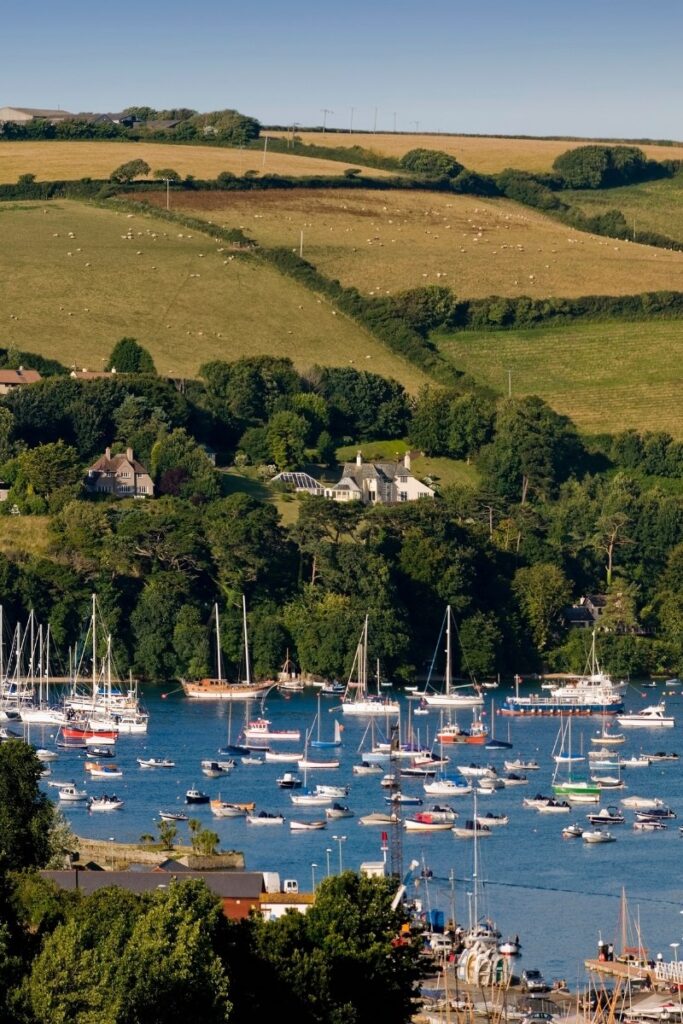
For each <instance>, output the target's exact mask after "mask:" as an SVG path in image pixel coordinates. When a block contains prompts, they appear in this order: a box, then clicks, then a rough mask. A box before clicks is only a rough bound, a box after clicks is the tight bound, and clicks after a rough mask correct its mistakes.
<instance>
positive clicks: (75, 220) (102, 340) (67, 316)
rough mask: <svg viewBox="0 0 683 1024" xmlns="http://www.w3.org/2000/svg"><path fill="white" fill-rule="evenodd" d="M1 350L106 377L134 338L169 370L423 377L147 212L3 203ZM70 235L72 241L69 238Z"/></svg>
mask: <svg viewBox="0 0 683 1024" xmlns="http://www.w3.org/2000/svg"><path fill="white" fill-rule="evenodd" d="M0 233H1V235H0V237H2V246H1V247H0V309H2V311H3V324H2V333H1V334H0V345H3V346H14V347H16V348H18V349H21V350H26V351H33V352H39V353H40V354H41V355H45V356H50V357H52V358H55V359H59V360H60V361H61V362H63V363H65V364H66V365H67V366H76V367H87V368H88V369H96V370H97V369H100V368H101V366H102V363H103V361H104V360H105V358H106V357H107V356H108V354H109V352H110V351H111V349H112V347H113V345H114V343H115V342H116V341H117V340H118V339H119V338H121V337H123V336H124V335H132V336H133V337H135V338H137V339H138V340H139V341H140V342H141V343H142V344H144V345H146V346H147V347H148V348H149V349H150V351H151V352H152V355H153V356H154V359H155V362H156V364H157V368H158V369H159V371H160V372H162V373H170V374H175V375H178V376H192V375H193V374H196V372H197V369H198V367H199V366H200V365H201V364H202V363H203V362H205V361H206V360H208V359H219V358H224V359H235V358H237V357H238V356H243V355H256V354H261V353H269V354H273V355H287V356H291V358H292V359H293V360H294V362H295V363H296V365H297V366H298V367H299V368H300V369H306V368H307V367H309V366H311V365H312V364H313V363H321V364H327V365H341V364H347V365H348V364H349V363H352V364H353V365H354V366H356V367H358V368H362V369H368V370H373V371H375V372H377V373H381V374H383V375H385V376H393V377H396V378H397V379H398V380H400V381H401V382H402V383H403V384H405V385H406V387H408V388H410V389H411V390H416V389H417V388H418V387H419V385H420V384H421V383H422V382H423V381H424V380H425V378H424V376H423V375H422V374H420V372H419V371H417V370H416V369H414V368H413V367H412V366H410V365H409V364H408V363H406V362H404V361H403V360H402V359H399V358H398V357H396V356H394V355H393V354H392V353H391V352H389V351H388V350H387V349H386V348H385V347H384V346H383V345H381V344H379V343H378V342H377V341H375V340H374V339H373V338H372V337H371V336H369V335H368V334H367V333H366V332H365V331H363V330H362V329H361V328H360V327H358V326H356V324H355V323H353V322H352V321H349V320H347V319H346V318H345V317H343V316H342V315H341V314H339V315H335V311H334V310H333V309H332V307H331V306H329V305H328V304H326V303H325V302H323V301H321V300H319V299H317V298H316V297H315V296H314V295H312V294H311V293H310V292H308V291H307V290H306V289H304V288H303V287H301V286H299V285H297V284H296V283H295V282H293V281H291V280H290V279H288V278H284V277H282V276H281V275H280V274H278V273H277V272H276V271H274V270H272V269H271V268H269V267H267V266H264V265H262V264H261V263H260V262H259V261H258V260H257V259H255V258H254V257H250V256H246V257H245V256H235V255H234V254H232V253H230V252H228V251H223V250H222V247H221V246H220V245H217V244H216V243H215V242H212V241H211V240H210V239H209V238H208V237H207V236H205V235H198V234H193V232H191V231H187V230H185V231H183V230H175V228H174V227H173V226H172V225H169V224H168V223H167V222H162V221H156V220H155V219H154V218H153V217H150V216H148V215H145V214H143V213H140V214H139V215H138V214H135V215H133V214H125V213H119V212H115V211H112V210H105V209H100V208H98V207H95V206H88V205H85V204H80V203H75V202H68V201H59V202H57V201H53V202H50V203H48V204H42V203H21V204H17V203H5V204H0ZM70 233H71V234H70Z"/></svg>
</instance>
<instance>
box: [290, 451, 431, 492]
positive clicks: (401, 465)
mask: <svg viewBox="0 0 683 1024" xmlns="http://www.w3.org/2000/svg"><path fill="white" fill-rule="evenodd" d="M274 480H276V481H278V480H279V481H282V483H286V484H293V485H294V488H295V490H297V491H306V492H307V493H308V494H315V495H319V496H320V497H323V498H331V499H332V501H362V502H363V504H364V505H374V504H377V505H398V504H400V503H401V502H404V501H417V500H418V499H419V498H433V497H434V491H433V490H432V488H431V487H427V485H426V484H423V483H422V481H421V480H418V479H417V477H416V476H413V474H412V473H411V471H410V455H409V454H408V453H406V455H405V457H404V459H403V461H402V462H399V461H398V460H394V461H386V462H385V461H382V462H363V456H362V454H361V453H360V452H358V455H357V456H356V461H355V462H345V463H344V466H343V467H342V473H341V478H340V479H339V481H338V482H337V483H336V484H333V485H332V486H331V487H326V486H325V485H324V484H321V483H320V481H319V480H316V479H315V477H312V476H310V475H309V474H308V473H278V475H277V476H276V477H274Z"/></svg>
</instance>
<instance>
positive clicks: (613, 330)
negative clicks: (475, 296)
mask: <svg viewBox="0 0 683 1024" xmlns="http://www.w3.org/2000/svg"><path fill="white" fill-rule="evenodd" d="M436 340H437V341H438V345H439V348H440V350H441V352H442V353H443V354H444V355H446V356H447V357H448V358H450V359H451V360H452V361H453V363H454V364H455V365H456V366H457V367H458V368H460V369H463V370H466V371H467V372H468V373H470V374H472V376H474V377H475V378H476V379H478V380H480V381H485V382H486V383H488V384H491V385H492V386H493V387H495V388H497V389H498V390H499V391H501V392H503V393H505V392H506V391H507V387H508V370H511V371H512V391H513V394H514V395H529V394H537V395H540V396H541V397H542V398H544V399H545V400H546V401H547V402H549V404H550V405H552V406H553V408H555V409H557V411H558V412H561V413H565V414H566V415H567V416H570V417H571V418H572V419H573V420H574V422H575V423H576V425H577V426H578V428H579V429H580V430H582V431H586V432H589V433H600V432H603V431H619V430H625V429H626V428H628V427H633V428H636V429H638V430H667V431H668V432H669V433H670V434H672V435H673V436H674V437H683V420H682V419H681V414H680V410H681V405H682V403H683V374H681V365H682V364H683V323H682V322H681V321H676V320H671V321H649V322H643V323H621V322H615V321H610V322H604V323H601V322H596V323H592V324H581V325H577V326H574V327H557V328H552V329H541V328H539V329H535V330H525V331H500V332H497V333H478V332H470V331H467V332H463V333H460V334H456V335H452V336H450V337H448V338H445V337H444V338H440V339H436Z"/></svg>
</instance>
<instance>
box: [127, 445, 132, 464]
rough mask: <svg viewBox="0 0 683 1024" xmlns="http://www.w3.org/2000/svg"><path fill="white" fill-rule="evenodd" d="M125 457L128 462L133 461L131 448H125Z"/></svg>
mask: <svg viewBox="0 0 683 1024" xmlns="http://www.w3.org/2000/svg"><path fill="white" fill-rule="evenodd" d="M126 458H127V459H128V461H129V462H132V461H133V449H132V448H126Z"/></svg>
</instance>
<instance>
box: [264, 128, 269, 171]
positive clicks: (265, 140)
mask: <svg viewBox="0 0 683 1024" xmlns="http://www.w3.org/2000/svg"><path fill="white" fill-rule="evenodd" d="M267 152H268V136H267V135H264V136H263V166H264V167H265V166H266V153H267Z"/></svg>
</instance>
